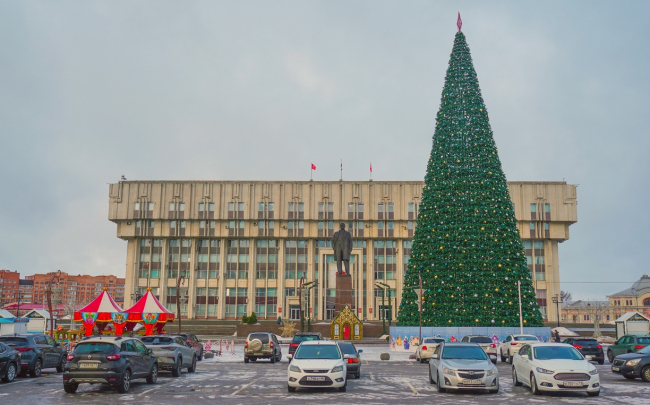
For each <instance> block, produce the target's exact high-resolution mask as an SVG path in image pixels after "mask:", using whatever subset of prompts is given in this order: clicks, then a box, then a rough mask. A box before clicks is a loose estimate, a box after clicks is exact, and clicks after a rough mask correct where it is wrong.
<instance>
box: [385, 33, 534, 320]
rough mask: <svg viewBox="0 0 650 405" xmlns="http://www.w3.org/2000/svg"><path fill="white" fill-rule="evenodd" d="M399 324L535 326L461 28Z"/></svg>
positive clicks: (523, 266) (504, 191)
mask: <svg viewBox="0 0 650 405" xmlns="http://www.w3.org/2000/svg"><path fill="white" fill-rule="evenodd" d="M425 183H426V184H425V187H424V190H423V192H422V203H421V205H420V209H419V215H418V219H417V227H416V230H415V235H414V238H413V249H412V253H411V256H410V259H409V263H408V268H407V270H406V272H405V275H404V290H403V294H402V302H401V304H400V310H399V317H398V324H399V325H405V326H415V325H418V324H419V314H418V302H417V301H418V297H417V295H416V292H415V290H414V289H416V288H419V278H420V277H422V288H423V290H424V292H423V295H422V324H423V325H426V326H519V300H518V281H520V282H521V297H522V298H521V301H522V313H523V322H524V326H543V323H542V317H541V314H540V312H539V307H538V305H537V299H536V297H535V292H534V290H533V285H532V281H531V275H530V271H529V270H528V267H527V265H526V259H525V256H524V250H523V246H522V244H521V238H520V235H519V231H518V229H517V221H516V219H515V213H514V208H513V205H512V201H511V200H510V195H509V192H508V187H507V184H506V176H505V174H504V173H503V170H502V168H501V162H500V160H499V155H498V154H497V147H496V144H495V143H494V139H493V136H492V130H491V128H490V122H489V117H488V113H487V109H486V108H485V104H484V103H483V97H482V96H481V91H480V89H479V84H478V79H477V76H476V72H475V70H474V65H473V64H472V57H471V55H470V51H469V47H468V46H467V42H466V41H465V35H463V33H462V32H461V31H460V22H459V30H458V33H457V34H456V38H455V40H454V48H453V50H452V53H451V59H450V61H449V67H448V69H447V74H446V76H445V85H444V88H443V91H442V99H441V104H440V110H439V111H438V115H437V118H436V130H435V134H434V136H433V147H432V149H431V156H430V158H429V163H428V165H427V172H426V175H425Z"/></svg>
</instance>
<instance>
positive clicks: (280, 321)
mask: <svg viewBox="0 0 650 405" xmlns="http://www.w3.org/2000/svg"><path fill="white" fill-rule="evenodd" d="M278 325H282V315H278Z"/></svg>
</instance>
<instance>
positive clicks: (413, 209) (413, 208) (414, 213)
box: [408, 203, 418, 221]
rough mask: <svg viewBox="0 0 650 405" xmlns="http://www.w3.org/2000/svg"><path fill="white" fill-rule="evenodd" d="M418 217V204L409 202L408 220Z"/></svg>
mask: <svg viewBox="0 0 650 405" xmlns="http://www.w3.org/2000/svg"><path fill="white" fill-rule="evenodd" d="M417 217H418V204H416V203H409V205H408V220H409V221H412V220H414V219H417Z"/></svg>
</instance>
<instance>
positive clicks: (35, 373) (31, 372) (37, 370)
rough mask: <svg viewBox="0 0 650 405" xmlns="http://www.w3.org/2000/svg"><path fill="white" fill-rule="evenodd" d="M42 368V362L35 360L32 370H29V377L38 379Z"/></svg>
mask: <svg viewBox="0 0 650 405" xmlns="http://www.w3.org/2000/svg"><path fill="white" fill-rule="evenodd" d="M42 368H43V360H41V359H36V362H35V363H34V368H33V369H31V370H29V375H30V376H32V377H34V378H36V377H40V376H41V371H42Z"/></svg>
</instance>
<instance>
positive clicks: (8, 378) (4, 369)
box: [0, 343, 20, 382]
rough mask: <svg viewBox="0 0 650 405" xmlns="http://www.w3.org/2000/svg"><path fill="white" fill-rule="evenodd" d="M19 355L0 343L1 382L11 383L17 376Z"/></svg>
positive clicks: (16, 351)
mask: <svg viewBox="0 0 650 405" xmlns="http://www.w3.org/2000/svg"><path fill="white" fill-rule="evenodd" d="M19 367H20V354H19V353H18V350H14V349H13V348H11V347H9V346H7V345H5V344H4V343H0V378H2V381H3V382H12V381H13V380H14V378H16V374H18V370H19Z"/></svg>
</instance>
